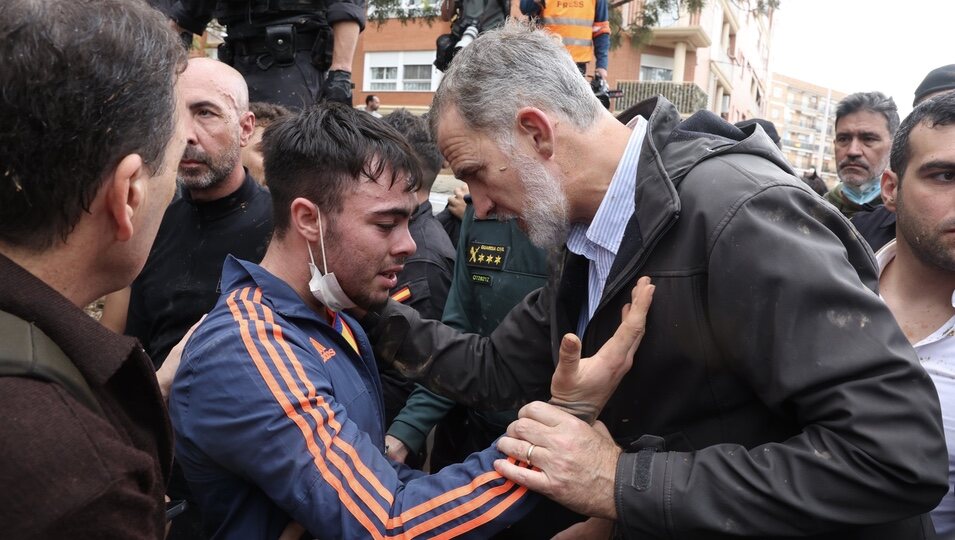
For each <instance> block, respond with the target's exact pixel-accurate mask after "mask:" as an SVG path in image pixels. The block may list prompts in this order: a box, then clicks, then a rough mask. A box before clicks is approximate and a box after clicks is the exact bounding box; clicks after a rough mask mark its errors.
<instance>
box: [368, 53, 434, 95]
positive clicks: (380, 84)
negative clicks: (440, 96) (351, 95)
mask: <svg viewBox="0 0 955 540" xmlns="http://www.w3.org/2000/svg"><path fill="white" fill-rule="evenodd" d="M432 62H434V51H400V52H369V53H365V79H364V83H363V85H362V86H363V88H362V90H363V91H365V92H382V91H385V92H387V91H394V92H433V91H434V90H435V89H436V88H437V87H438V83H439V82H440V81H441V72H440V71H438V70H437V69H435V68H434V66H433V65H432V64H431V63H432Z"/></svg>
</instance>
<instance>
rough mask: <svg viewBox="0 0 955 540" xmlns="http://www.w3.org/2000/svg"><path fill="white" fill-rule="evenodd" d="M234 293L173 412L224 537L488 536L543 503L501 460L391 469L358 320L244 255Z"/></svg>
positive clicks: (178, 388) (208, 329)
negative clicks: (323, 310)
mask: <svg viewBox="0 0 955 540" xmlns="http://www.w3.org/2000/svg"><path fill="white" fill-rule="evenodd" d="M222 290H223V291H224V293H223V295H222V297H221V298H220V299H219V302H218V303H217V304H216V307H215V308H214V309H213V310H212V312H210V313H209V316H208V317H207V318H206V320H205V321H204V322H203V324H202V325H201V326H200V327H199V328H198V329H197V330H196V332H195V334H194V335H193V337H192V338H191V340H190V341H189V344H188V345H187V347H186V350H185V352H184V354H183V358H182V364H181V366H180V368H179V372H178V373H177V375H176V380H175V383H174V384H173V388H172V394H171V396H170V400H169V408H170V416H171V418H172V423H173V426H174V428H175V431H176V455H177V459H179V461H180V463H181V464H182V467H183V470H184V471H185V473H186V478H187V479H188V480H189V484H190V485H191V486H192V488H193V491H194V493H195V495H196V497H197V499H198V501H199V505H200V507H201V509H202V511H203V514H204V519H205V520H206V522H207V529H209V532H210V533H212V534H213V536H214V538H253V539H259V538H269V539H271V538H276V537H278V535H279V533H280V532H281V531H282V529H283V528H284V527H285V525H287V524H288V522H289V521H290V520H295V521H297V522H299V523H300V524H302V525H303V526H304V527H305V528H306V529H307V530H308V531H309V533H311V534H312V535H313V536H314V537H316V538H428V537H436V536H437V537H455V536H462V537H469V538H479V537H489V536H491V535H493V534H494V533H495V532H497V531H499V530H501V529H503V528H504V527H506V526H507V525H509V524H510V523H513V522H514V521H516V520H517V519H519V518H520V517H522V516H523V515H524V514H525V513H526V512H527V511H529V510H530V508H531V507H532V505H533V504H534V503H535V502H536V500H537V497H536V496H535V495H532V494H530V493H529V492H528V491H527V490H526V489H525V488H523V487H521V486H518V485H516V484H514V483H513V482H510V481H508V480H506V479H504V478H502V477H501V476H500V475H499V474H497V473H496V472H495V471H494V468H493V466H492V464H493V461H494V460H495V459H498V458H501V457H504V455H503V454H501V453H500V452H498V451H497V450H496V449H494V448H489V449H487V450H485V451H483V452H480V453H477V454H473V455H472V456H470V457H469V458H468V459H467V460H466V461H465V462H464V463H462V464H459V465H455V466H451V467H447V468H445V469H442V470H441V471H440V472H439V473H437V474H433V475H430V476H426V475H423V474H422V473H421V472H419V471H414V470H412V469H409V468H408V467H406V466H404V465H402V464H399V463H395V462H393V461H391V460H389V459H388V458H386V457H385V456H384V455H383V449H384V425H383V422H384V419H383V418H384V415H383V409H384V408H383V404H382V397H381V383H380V382H379V379H378V371H377V367H376V364H375V359H374V357H373V355H372V352H371V346H370V344H369V342H368V339H367V337H366V336H365V334H364V332H363V331H362V330H361V328H360V327H359V326H358V324H357V323H356V322H355V321H354V320H353V319H351V318H349V317H347V316H342V315H333V316H332V317H331V322H329V318H330V317H328V316H326V314H321V315H320V314H317V313H316V312H315V311H313V310H312V309H311V308H309V307H308V306H306V304H305V303H304V302H302V300H301V299H300V298H299V297H298V295H297V294H296V293H295V292H294V291H293V290H292V288H291V287H289V286H288V285H287V284H286V283H285V282H283V281H281V280H279V279H278V278H276V277H275V276H273V275H271V274H270V273H268V272H267V271H266V270H264V269H263V268H261V267H260V266H258V265H255V264H252V263H249V262H245V261H239V260H237V259H234V258H232V257H229V258H228V259H227V260H226V263H225V266H224V268H223V275H222ZM356 348H357V352H356Z"/></svg>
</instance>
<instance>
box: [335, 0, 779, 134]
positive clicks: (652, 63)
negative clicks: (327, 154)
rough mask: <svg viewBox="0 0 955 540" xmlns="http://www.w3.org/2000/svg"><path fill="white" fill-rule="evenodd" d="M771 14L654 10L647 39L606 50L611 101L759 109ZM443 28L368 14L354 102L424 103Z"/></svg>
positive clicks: (629, 18) (746, 113) (719, 2)
mask: <svg viewBox="0 0 955 540" xmlns="http://www.w3.org/2000/svg"><path fill="white" fill-rule="evenodd" d="M423 1H425V0H403V2H404V4H403V5H404V6H405V7H407V8H408V9H415V8H420V7H421V6H422V2H423ZM611 1H613V0H611ZM641 7H642V1H641V0H634V1H632V2H629V3H627V4H623V5H622V6H620V8H619V9H620V12H621V16H622V21H623V26H624V27H626V26H628V25H629V24H631V23H632V22H633V21H635V20H636V17H638V16H639V13H640V11H641V9H640V8H641ZM511 14H512V16H515V17H519V16H520V11H519V9H518V0H512V1H511ZM772 20H773V19H772V13H769V14H761V15H760V14H756V13H753V12H750V11H746V10H743V9H741V8H739V7H738V6H737V5H736V4H735V3H734V2H732V1H730V0H710V1H709V2H707V3H706V5H705V7H704V8H703V10H701V11H700V12H698V13H686V12H673V13H669V14H666V15H665V16H664V17H661V20H660V21H659V22H660V24H659V25H658V27H657V28H656V29H655V31H654V32H653V37H652V39H651V41H650V42H649V43H648V44H646V45H645V46H644V47H641V48H639V49H638V48H635V47H633V46H632V45H631V43H630V38H629V36H628V35H626V33H624V35H623V37H622V40H621V44H620V46H619V47H617V48H616V49H615V50H612V51H611V52H610V69H609V81H608V82H609V84H610V87H611V88H619V89H621V90H623V91H624V93H625V96H624V97H623V98H620V99H619V100H618V102H617V103H616V104H615V109H616V110H622V109H623V108H625V107H627V106H630V105H632V104H634V103H637V102H639V101H642V100H643V99H646V98H648V97H652V96H655V95H657V94H663V95H664V96H666V97H667V98H668V99H670V100H671V101H673V102H674V103H675V104H676V105H677V107H678V108H679V110H680V112H681V113H683V114H684V115H689V114H692V113H693V112H696V111H697V110H700V109H704V108H705V109H709V110H711V111H713V112H715V113H717V114H721V115H722V116H723V117H724V118H726V119H727V120H730V121H732V122H736V121H739V120H743V119H746V118H752V117H759V116H763V115H764V114H765V105H766V103H765V98H766V89H767V88H768V86H767V84H768V60H769V52H770V46H771V33H772ZM449 31H450V24H449V23H446V22H443V21H440V20H437V19H433V20H431V21H424V20H411V21H399V20H397V19H393V20H389V21H387V22H385V23H384V24H380V25H379V24H377V23H374V22H370V23H369V24H368V27H367V28H366V29H365V31H364V33H363V34H362V38H361V40H360V41H359V44H358V50H357V51H356V54H355V62H354V64H353V68H354V75H353V80H354V81H355V104H356V105H360V104H363V103H364V99H365V96H367V95H368V94H376V95H377V96H378V97H379V98H380V100H381V103H382V108H383V109H385V110H386V111H387V110H388V109H391V108H394V107H410V108H413V109H420V110H424V109H426V108H427V106H428V105H429V104H430V102H431V97H432V94H433V93H434V90H435V89H436V88H437V85H438V83H439V82H440V80H441V72H440V71H438V70H437V69H435V68H434V67H433V66H432V65H431V63H432V62H433V61H434V55H435V44H434V43H435V39H436V38H437V37H438V36H439V35H441V34H444V33H447V32H449ZM592 71H593V68H591V69H590V72H592Z"/></svg>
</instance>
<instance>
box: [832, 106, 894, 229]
mask: <svg viewBox="0 0 955 540" xmlns="http://www.w3.org/2000/svg"><path fill="white" fill-rule="evenodd" d="M897 129H899V113H898V110H897V109H896V107H895V101H893V100H892V98H890V97H886V96H885V94H883V93H882V92H857V93H855V94H850V95H849V96H846V97H845V98H844V99H843V100H842V101H840V102H839V105H837V106H836V136H835V139H834V144H835V154H836V172H837V173H838V175H839V180H840V182H839V183H838V184H836V185H835V186H833V188H832V189H830V190H829V192H828V193H826V195H825V198H826V200H827V201H829V202H830V203H832V204H833V205H834V206H835V207H836V208H838V209H839V211H840V212H842V213H843V214H845V216H846V217H849V218H851V217H852V216H853V215H854V214H855V213H856V212H859V211H862V210H872V209H873V208H874V207H875V206H878V205H880V204H882V197H881V196H880V195H879V191H880V185H881V183H880V182H881V180H882V173H883V172H885V169H886V168H887V167H888V166H889V150H890V149H891V148H892V137H893V136H895V131H896V130H897Z"/></svg>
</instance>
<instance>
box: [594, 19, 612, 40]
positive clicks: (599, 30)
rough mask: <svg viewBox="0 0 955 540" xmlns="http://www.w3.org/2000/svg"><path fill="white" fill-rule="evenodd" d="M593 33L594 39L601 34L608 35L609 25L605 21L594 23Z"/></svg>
mask: <svg viewBox="0 0 955 540" xmlns="http://www.w3.org/2000/svg"><path fill="white" fill-rule="evenodd" d="M593 33H594V37H597V36H599V35H602V34H609V33H610V23H609V22H607V21H601V22H594V27H593Z"/></svg>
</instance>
